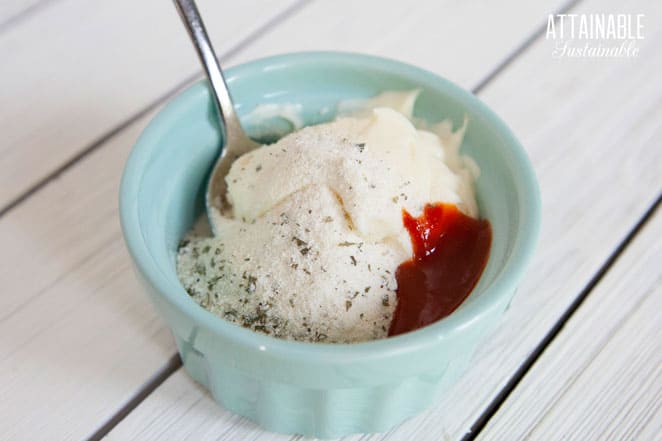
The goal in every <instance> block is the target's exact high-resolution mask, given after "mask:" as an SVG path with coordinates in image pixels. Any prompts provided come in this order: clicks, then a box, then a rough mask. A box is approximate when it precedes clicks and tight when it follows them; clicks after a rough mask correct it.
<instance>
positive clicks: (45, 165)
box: [0, 0, 662, 440]
mask: <svg viewBox="0 0 662 441" xmlns="http://www.w3.org/2000/svg"><path fill="white" fill-rule="evenodd" d="M88 3H89V2H81V1H80V0H58V1H56V2H54V4H52V5H50V6H49V7H47V8H43V10H41V11H39V12H37V13H35V14H32V15H31V16H30V17H28V18H27V19H26V20H25V21H23V22H21V23H19V24H18V25H16V26H15V27H11V28H9V30H7V32H3V33H0V56H2V57H3V58H2V59H3V63H2V65H0V73H1V74H2V80H3V81H2V82H0V133H2V137H1V139H2V141H0V208H1V207H2V206H4V205H5V204H6V203H7V202H8V201H10V200H12V199H13V198H14V197H16V196H17V195H19V194H21V192H22V191H23V190H24V189H25V188H28V187H29V186H30V185H31V184H32V183H34V182H37V181H38V180H39V179H41V178H43V177H44V176H46V175H48V174H49V173H51V172H53V171H54V170H55V169H57V167H58V166H59V165H60V164H62V163H63V162H65V161H66V160H67V159H68V158H70V157H72V156H74V155H76V154H77V153H78V152H80V151H81V150H82V149H84V148H85V147H86V146H89V145H90V144H91V143H93V142H94V141H95V140H96V139H98V138H100V137H101V136H103V135H104V134H106V133H109V132H111V131H112V130H113V129H114V128H115V127H116V126H117V124H119V123H121V122H122V121H125V120H126V119H127V118H129V117H130V116H131V115H133V114H136V113H137V112H139V111H140V109H143V108H146V107H147V106H149V105H150V103H153V102H154V101H155V100H156V99H158V97H159V96H163V95H164V94H166V93H167V92H168V91H170V90H172V88H173V87H176V86H177V84H179V83H181V82H182V81H183V80H185V79H186V78H188V77H190V76H191V75H192V74H194V73H195V72H196V71H197V70H198V69H197V64H196V63H197V61H196V59H195V56H194V53H193V52H192V50H191V48H190V47H189V43H188V41H187V40H186V37H185V34H184V33H183V32H182V29H181V25H180V24H179V23H178V22H177V17H176V15H175V14H174V11H173V10H172V7H171V5H170V4H169V2H165V3H164V2H158V4H157V2H155V1H148V2H128V1H124V0H121V1H118V2H102V3H99V4H97V2H94V5H92V3H89V4H88ZM200 3H201V9H202V10H203V13H205V14H206V16H208V17H209V18H208V19H207V21H208V22H209V25H210V28H212V29H213V30H212V31H211V33H212V37H213V38H214V39H215V41H216V44H217V46H218V49H219V52H221V53H222V52H224V51H227V50H228V49H230V48H233V47H237V46H238V45H240V46H241V47H240V48H239V50H238V51H236V53H233V54H232V57H229V58H226V59H225V61H229V62H231V63H237V62H240V61H244V60H247V59H252V58H256V57H259V56H263V55H266V54H271V53H276V52H284V51H293V50H303V49H340V50H353V51H360V52H368V53H376V54H381V55H386V56H390V57H393V58H397V59H401V60H404V61H409V62H411V63H414V64H417V65H420V66H422V67H426V68H428V69H431V70H433V71H436V72H439V73H441V74H442V75H444V76H447V77H449V78H451V79H453V80H455V81H456V82H459V83H460V84H462V85H463V86H465V87H473V86H475V85H476V84H478V83H479V82H480V81H481V80H482V79H483V78H485V77H486V76H487V75H489V74H490V72H491V71H492V70H493V69H494V68H495V67H496V66H497V65H498V64H499V63H500V62H501V61H502V60H504V59H506V58H507V57H508V55H509V54H510V53H511V52H512V51H513V50H514V49H515V48H516V47H517V46H518V45H519V44H521V43H522V42H523V41H525V40H526V38H528V36H529V35H530V34H531V32H532V31H533V30H534V29H536V28H537V27H538V26H540V24H541V23H543V22H544V20H545V17H546V14H547V13H549V12H552V11H553V10H554V9H557V8H558V7H559V5H560V2H559V1H548V2H543V1H534V2H523V1H516V0H511V1H510V2H509V3H503V2H502V3H498V4H497V3H496V2H489V3H488V2H481V3H480V8H479V7H478V6H476V5H477V3H474V2H455V1H450V0H448V1H433V0H426V1H424V2H418V3H417V7H416V8H412V7H411V6H410V5H409V4H406V3H398V2H377V1H376V0H370V1H368V2H350V1H349V0H342V1H341V4H340V5H339V4H338V2H327V1H322V0H318V1H313V2H310V4H306V5H304V6H302V7H301V8H300V9H296V10H293V11H292V14H291V15H290V16H287V17H284V19H283V20H281V21H279V22H278V23H276V24H275V25H274V26H273V28H272V29H270V30H269V31H268V32H266V33H264V34H263V35H261V36H260V37H258V38H257V39H255V40H251V41H250V42H248V43H247V44H245V45H241V44H240V43H241V38H245V37H246V36H247V35H249V34H250V33H252V32H253V31H255V29H256V28H258V27H260V25H263V24H264V23H266V22H268V21H269V19H270V18H273V17H274V16H275V15H277V14H278V13H281V12H282V11H283V10H284V9H286V8H288V7H290V6H291V5H292V4H293V1H286V0H279V1H273V2H257V0H251V1H245V2H241V3H240V4H238V5H237V7H236V8H232V9H231V10H229V11H228V10H226V9H227V8H226V6H227V4H225V3H224V2H211V1H200ZM258 3H259V7H256V5H257V4H258ZM386 4H387V5H388V6H389V7H390V8H387V7H384V6H385V5H386ZM343 6H344V7H343ZM215 8H216V9H215ZM660 8H661V5H660V4H659V2H656V1H655V0H640V1H625V2H616V1H615V0H607V1H603V2H600V1H598V0H583V1H582V2H581V3H580V5H579V7H578V8H577V11H582V12H595V11H596V10H601V11H602V10H605V11H608V12H609V11H614V12H622V11H626V12H630V11H632V12H637V13H640V12H643V13H646V14H647V21H646V23H647V28H646V40H645V41H644V42H642V44H641V47H642V54H641V55H640V57H639V58H637V59H630V60H601V61H596V60H586V59H573V60H553V59H552V57H551V51H552V45H551V43H549V42H546V41H544V40H540V41H537V42H536V43H535V45H534V46H533V47H531V48H530V49H528V50H526V51H525V52H523V53H521V54H518V57H517V59H516V61H515V62H514V63H513V64H512V65H511V66H509V67H508V68H507V69H506V70H505V71H503V72H502V73H501V74H500V75H499V76H498V77H497V78H496V79H495V80H494V82H493V83H491V84H490V85H489V87H488V88H487V89H486V90H485V91H484V92H483V94H482V96H483V98H484V99H485V100H487V101H488V103H489V104H490V105H491V106H492V107H493V108H494V109H495V110H496V111H497V112H498V113H499V114H500V115H502V116H503V117H504V119H505V120H506V121H507V122H508V123H509V124H510V125H511V126H512V127H513V128H514V130H515V132H516V133H517V134H518V136H519V137H520V138H521V139H522V141H523V143H524V145H525V146H526V147H527V149H528V151H529V153H530V155H531V156H532V159H533V160H534V163H535V165H536V168H537V171H538V174H539V179H540V181H541V186H542V191H543V202H544V224H543V227H544V230H543V237H542V241H541V244H540V246H539V250H538V253H537V256H536V259H535V262H534V264H533V268H532V270H531V271H530V273H529V275H528V276H527V279H526V280H525V282H524V283H523V285H522V287H521V288H520V293H519V295H518V296H517V297H516V298H515V301H514V302H513V305H512V308H511V310H510V311H509V313H508V314H507V316H506V318H505V320H504V322H503V324H502V326H501V327H500V328H499V329H498V331H497V333H496V334H495V335H494V336H493V337H492V338H491V339H490V340H489V341H488V342H486V344H485V345H484V346H483V348H482V350H481V351H480V353H479V354H478V355H477V357H476V360H475V363H474V367H473V369H472V370H471V371H470V372H469V373H468V374H467V375H466V376H465V377H464V378H463V379H462V381H461V382H460V383H459V384H458V385H457V386H456V387H455V388H454V389H453V390H452V391H451V393H450V394H448V396H447V397H446V398H445V399H444V400H442V402H440V403H439V404H438V405H437V406H435V408H434V409H432V410H430V411H429V412H427V413H425V414H423V415H421V416H419V417H417V418H415V419H412V420H410V421H409V422H407V423H405V424H403V425H402V426H400V427H399V428H396V429H394V430H393V431H391V432H390V433H389V434H386V435H385V436H384V435H372V436H368V437H367V438H369V439H380V438H389V439H412V438H416V439H457V438H459V437H460V436H462V434H464V433H465V432H466V431H467V430H468V428H469V427H470V426H471V424H473V422H474V421H475V420H476V418H477V417H478V415H480V414H481V412H482V411H483V410H484V409H485V407H486V405H487V404H488V403H489V402H490V400H491V399H492V398H493V397H494V396H496V395H497V394H498V392H499V391H500V390H501V388H502V387H503V385H504V384H505V382H506V381H507V380H508V378H510V376H511V375H512V374H513V372H514V371H515V370H516V368H517V367H518V366H519V364H520V363H521V362H522V360H524V359H525V358H526V356H527V354H528V353H529V352H530V351H531V350H532V348H534V347H535V346H536V344H537V343H538V342H539V341H540V340H541V338H542V336H543V335H544V334H545V333H546V331H547V330H548V329H549V328H550V327H551V325H552V324H553V323H554V322H555V321H556V319H557V318H558V317H559V316H560V314H561V313H562V312H563V310H564V309H565V307H567V305H568V304H570V303H571V301H572V300H573V299H574V298H575V296H576V295H577V294H578V293H579V292H580V291H581V289H582V288H583V287H584V286H585V285H586V283H588V281H589V280H590V279H591V277H592V276H593V275H594V274H595V273H596V271H597V270H598V269H599V268H600V266H601V265H602V264H603V263H604V261H605V260H606V259H607V257H608V255H609V254H610V253H611V252H612V251H613V250H614V249H615V248H616V246H617V245H618V244H619V243H620V241H621V240H622V238H623V237H624V236H625V235H626V233H627V231H628V230H629V228H631V226H632V225H634V223H636V221H637V220H638V219H639V217H640V216H641V215H642V213H643V212H644V210H645V208H646V207H647V206H648V205H649V204H650V203H651V201H652V200H653V199H654V198H655V196H656V194H657V192H658V191H659V189H660V188H662V150H661V149H660V148H659V140H660V139H661V138H662V127H660V121H662V108H661V106H660V105H659V103H660V102H662V84H660V82H659V79H658V78H659V75H660V72H659V70H660V68H659V66H661V65H662V54H661V53H659V51H657V49H656V48H658V47H660V44H662V35H661V33H660V27H659V24H662V19H661V18H662V14H661V13H660ZM128 10H131V11H133V14H134V15H131V14H129V16H127V14H126V12H127V11H128ZM339 10H343V11H348V13H347V14H345V15H339V14H338V11H339ZM215 11H217V12H216V13H215ZM256 11H259V14H256ZM350 12H351V13H350ZM228 14H230V16H231V17H232V20H228V18H227V17H228ZM72 17H77V18H79V20H75V19H72ZM256 17H257V18H256ZM340 17H342V19H341V18H340ZM81 23H83V24H81ZM116 23H122V26H121V27H119V26H112V25H113V24H116ZM145 23H148V26H147V29H148V30H149V32H148V31H146V30H145V28H144V27H141V26H142V25H144V24H145ZM154 23H159V26H154V25H153V24H154ZM215 23H223V26H220V25H219V24H215ZM228 23H229V24H230V25H231V26H230V27H228V26H227V25H228ZM80 26H82V28H81V27H80ZM37 31H38V32H37ZM237 32H238V34H237ZM81 35H94V38H92V37H89V38H81ZM302 35H305V36H306V38H302V37H301V36H302ZM37 36H41V37H40V38H38V37H37ZM229 36H232V37H231V38H230V40H228V37H229ZM98 48H101V49H103V50H96V49H98ZM30 51H34V54H36V55H39V56H41V57H42V59H44V60H46V61H47V63H45V64H44V65H43V66H42V67H43V71H38V70H35V69H34V68H35V67H38V66H39V64H37V61H38V58H36V56H35V55H34V54H32V55H31V54H30V53H29V52H30ZM431 54H432V55H431ZM154 66H159V69H160V70H159V75H157V76H153V74H152V70H151V69H152V68H153V67H154ZM7 72H8V73H7ZM146 78H147V79H146ZM8 84H9V85H10V86H11V87H7V85H8ZM5 103H10V104H11V105H10V106H6V105H5ZM149 117H150V115H146V116H143V117H141V118H139V119H138V120H136V121H135V122H133V123H132V124H130V125H128V126H127V127H124V128H122V129H121V130H119V131H118V133H115V134H114V135H113V136H112V137H110V139H108V140H106V141H104V142H103V143H102V144H101V145H100V146H99V148H98V149H97V150H96V151H94V152H93V153H92V154H90V155H89V156H88V157H86V158H84V159H83V160H81V161H79V162H78V163H76V164H75V165H74V166H73V167H72V168H70V169H68V170H67V171H65V172H64V173H62V174H61V175H60V176H59V177H58V178H57V179H55V180H53V181H51V182H50V183H49V184H48V185H46V186H45V187H43V188H41V189H40V190H38V191H37V192H35V193H34V194H32V195H30V196H29V197H28V198H27V199H26V200H25V201H23V202H22V203H21V204H19V205H18V206H16V207H14V208H13V209H12V210H10V211H9V212H7V213H6V214H5V215H4V216H2V217H0V243H2V244H3V249H4V250H5V251H4V252H2V253H0V280H2V281H3V283H4V284H3V295H2V296H0V311H2V312H0V397H1V399H0V415H1V416H2V417H0V439H80V438H83V437H85V436H88V435H90V434H91V433H92V432H93V431H94V430H95V429H96V428H98V427H100V426H102V425H103V424H104V423H105V422H106V421H107V419H108V418H109V417H110V416H111V415H113V413H114V412H116V411H117V410H118V409H119V408H120V407H121V406H122V405H123V404H124V403H126V402H128V401H129V400H130V399H131V398H132V397H133V396H135V394H136V393H138V392H139V391H140V390H141V387H142V386H143V385H144V384H145V382H146V381H148V379H149V378H151V377H152V376H153V375H154V374H155V373H156V372H157V371H159V369H161V368H162V367H163V365H164V364H165V363H166V361H167V360H168V359H169V357H170V356H171V355H172V354H173V353H174V344H173V342H172V340H171V337H170V336H169V333H168V332H167V330H166V329H165V328H164V325H163V323H162V322H161V321H160V319H158V317H156V314H155V313H154V311H153V310H152V308H151V307H150V305H149V304H148V302H147V299H146V298H145V296H144V295H143V294H142V293H141V292H140V288H139V287H138V284H137V283H136V282H135V281H134V278H133V275H132V273H131V272H130V269H129V268H130V263H129V259H128V256H127V254H126V252H125V250H124V247H123V244H122V243H121V236H120V232H119V225H118V220H117V209H116V205H117V202H116V201H117V185H118V181H119V175H120V171H121V167H122V163H123V161H124V159H125V157H126V155H127V152H128V150H129V149H130V146H131V143H132V142H133V141H134V140H135V138H136V136H137V134H138V133H139V131H140V130H141V129H142V127H144V125H145V123H146V121H147V120H148V119H149ZM596 164H599V167H596ZM615 207H617V209H616V210H615ZM658 240H659V239H658ZM589 386H590V385H589ZM587 387H588V386H587ZM595 393H597V392H595ZM514 396H516V395H514ZM656 415H659V414H656ZM533 417H534V416H533ZM495 418H498V417H495ZM653 418H655V417H653ZM654 421H656V420H655V419H654ZM657 421H659V418H658V419H657ZM649 429H650V430H654V429H655V426H653V427H652V428H651V427H650V426H649ZM222 436H227V437H231V438H230V439H246V438H248V439H263V440H266V439H269V440H273V439H289V437H287V436H279V435H274V434H270V433H267V432H263V431H261V430H260V429H259V428H257V427H256V426H255V425H253V424H252V423H250V422H247V421H246V420H245V419H241V418H239V417H236V416H233V415H230V414H229V413H227V412H225V411H223V410H222V409H219V408H218V407H217V406H216V405H215V404H214V403H213V402H211V400H210V399H209V397H208V395H207V394H206V393H204V392H203V391H202V390H201V389H200V388H198V387H197V386H195V385H194V384H193V383H192V381H191V380H190V379H189V378H188V377H187V376H186V375H185V374H184V373H183V372H182V371H181V370H180V371H179V372H177V373H176V374H174V375H173V376H172V377H171V378H169V379H168V380H166V382H165V383H164V384H163V385H162V386H161V387H160V388H158V389H157V390H156V391H155V392H153V393H152V394H151V395H150V396H149V397H148V398H147V399H146V400H145V401H144V402H143V403H142V404H141V405H140V406H138V407H137V408H136V409H135V410H134V411H133V412H132V413H131V414H129V416H128V417H127V418H126V419H124V420H123V421H122V422H121V423H120V425H119V426H117V427H116V428H115V430H114V431H113V432H111V434H110V436H109V437H110V438H112V439H164V438H174V439H181V438H186V437H191V438H197V439H218V438H219V437H222ZM358 438H359V437H358V436H357V437H353V439H358Z"/></svg>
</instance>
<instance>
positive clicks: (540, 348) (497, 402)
mask: <svg viewBox="0 0 662 441" xmlns="http://www.w3.org/2000/svg"><path fill="white" fill-rule="evenodd" d="M661 202H662V192H660V193H659V194H658V197H657V199H656V200H655V202H653V203H652V204H651V206H649V207H648V209H647V210H646V211H645V212H644V214H643V216H642V217H641V218H640V219H639V220H638V221H637V223H636V224H635V225H634V226H633V227H632V229H631V230H630V231H629V232H628V234H627V235H626V236H625V238H624V239H623V240H622V241H621V243H620V244H619V245H618V247H616V249H615V250H614V251H613V252H612V253H611V254H610V255H609V257H608V258H607V260H606V261H605V262H604V263H603V264H602V266H601V267H600V268H599V269H598V271H597V272H596V273H595V275H594V276H593V277H592V278H591V280H589V282H588V284H587V285H586V286H585V287H584V289H582V291H581V292H580V293H579V295H578V296H577V297H576V298H575V300H573V302H572V303H571V304H570V306H568V308H567V309H566V310H565V311H564V312H563V314H562V315H561V317H559V319H558V320H557V321H556V322H555V323H554V326H552V328H551V329H550V330H549V332H547V334H545V337H543V339H542V340H541V341H540V343H538V345H536V347H535V348H534V350H533V351H532V352H531V354H529V356H528V357H527V358H526V360H524V363H522V364H521V365H520V367H519V368H518V369H517V370H516V371H515V373H514V374H513V376H512V377H510V379H509V380H508V382H507V383H506V385H505V386H504V387H503V388H502V389H501V391H500V392H499V393H498V394H497V396H496V397H495V398H494V399H493V400H492V402H491V403H490V404H489V405H488V406H487V408H486V409H485V410H484V411H483V413H482V414H481V415H480V416H479V417H478V419H477V420H476V422H475V423H474V424H473V425H472V426H471V428H470V429H469V432H467V433H466V434H465V435H464V437H462V441H473V440H475V439H476V437H477V436H478V434H479V433H480V431H481V430H483V429H484V428H485V426H486V425H487V423H488V422H489V420H490V419H491V418H492V417H493V416H494V415H495V414H496V413H497V412H498V410H499V408H500V407H501V405H503V403H504V402H505V401H506V400H507V399H508V397H509V396H510V394H511V393H512V392H513V391H514V390H515V389H516V388H517V386H518V385H519V383H520V382H521V381H522V379H523V378H524V376H526V374H527V372H528V371H529V370H530V369H531V368H532V367H533V366H534V364H535V363H536V362H537V361H538V359H540V357H541V356H542V355H543V353H544V352H545V350H546V349H547V348H548V347H549V346H550V345H551V344H552V342H553V341H554V339H555V338H556V337H557V336H558V335H559V334H560V332H561V331H562V330H563V328H564V327H565V325H566V323H567V322H568V321H569V320H570V319H571V318H572V316H573V315H574V314H575V312H577V310H578V309H579V308H580V307H581V305H582V304H583V303H584V301H585V300H586V299H587V298H588V296H589V295H590V294H591V292H592V291H593V290H594V289H595V287H596V286H597V285H598V284H599V283H600V281H601V280H602V279H603V278H604V276H605V275H606V274H607V272H609V270H610V269H611V268H612V267H613V266H614V265H615V264H616V262H617V261H618V259H619V258H620V257H621V256H622V255H623V253H624V251H625V249H626V248H627V247H628V246H629V245H630V243H632V241H633V240H634V238H635V237H636V236H637V234H639V232H640V231H641V230H642V229H643V228H644V227H645V226H646V224H647V223H648V222H649V221H650V220H651V219H652V218H653V216H654V215H655V214H656V212H657V210H658V208H659V206H660V203H661Z"/></svg>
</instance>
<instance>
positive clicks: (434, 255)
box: [388, 204, 492, 336]
mask: <svg viewBox="0 0 662 441" xmlns="http://www.w3.org/2000/svg"><path fill="white" fill-rule="evenodd" d="M402 221H403V223H404V226H405V228H406V229H407V231H409V237H410V238H411V243H412V247H413V250H414V256H413V258H412V259H411V260H408V261H406V262H404V263H402V264H401V265H400V266H398V269H397V271H396V273H395V279H396V281H397V282H398V289H397V296H398V305H397V307H396V309H395V313H394V315H393V320H392V321H391V327H390V329H389V332H388V335H389V336H393V335H398V334H404V333H405V332H409V331H413V330H415V329H418V328H422V327H423V326H426V325H429V324H430V323H433V322H436V321H437V320H440V319H442V318H443V317H446V316H447V315H449V314H450V313H451V312H453V311H454V310H455V309H456V308H457V307H458V306H460V304H461V303H462V302H463V301H464V300H465V299H466V298H467V297H468V296H469V293H470V292H471V290H473V288H474V287H475V286H476V283H477V282H478V279H479V278H480V275H481V274H482V273H483V270H484V269H485V265H486V264H487V258H488V257H489V254H490V244H491V242H492V228H491V227H490V223H489V222H488V221H487V220H478V219H474V218H472V217H469V216H466V215H465V214H463V213H462V212H461V211H460V210H458V209H457V207H456V206H455V205H452V204H428V205H426V206H425V208H424V209H423V214H422V215H421V216H420V217H413V216H411V215H410V214H409V213H408V212H407V211H406V210H403V211H402Z"/></svg>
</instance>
